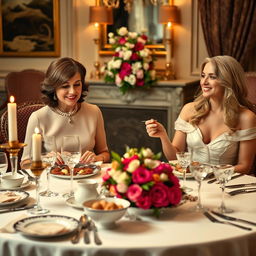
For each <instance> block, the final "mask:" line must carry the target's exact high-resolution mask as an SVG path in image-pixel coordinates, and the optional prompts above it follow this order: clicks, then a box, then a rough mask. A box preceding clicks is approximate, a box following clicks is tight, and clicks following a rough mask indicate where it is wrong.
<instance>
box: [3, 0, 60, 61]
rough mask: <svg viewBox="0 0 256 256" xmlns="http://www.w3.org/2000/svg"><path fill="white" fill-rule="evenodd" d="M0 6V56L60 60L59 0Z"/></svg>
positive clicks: (19, 0) (9, 0) (8, 1)
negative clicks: (58, 58)
mask: <svg viewBox="0 0 256 256" xmlns="http://www.w3.org/2000/svg"><path fill="white" fill-rule="evenodd" d="M0 3H1V5H0V56H8V57H11V56H12V57H57V56H60V22H59V0H40V1H37V0H1V1H0Z"/></svg>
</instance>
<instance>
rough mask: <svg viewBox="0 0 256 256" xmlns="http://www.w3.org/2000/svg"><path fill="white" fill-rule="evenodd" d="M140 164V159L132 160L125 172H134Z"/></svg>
mask: <svg viewBox="0 0 256 256" xmlns="http://www.w3.org/2000/svg"><path fill="white" fill-rule="evenodd" d="M139 166H140V161H139V160H138V159H134V160H132V161H131V162H130V163H129V165H128V168H127V172H134V171H135V170H136V169H137V168H138V167H139Z"/></svg>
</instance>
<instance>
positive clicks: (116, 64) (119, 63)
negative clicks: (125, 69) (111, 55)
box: [113, 60, 122, 69]
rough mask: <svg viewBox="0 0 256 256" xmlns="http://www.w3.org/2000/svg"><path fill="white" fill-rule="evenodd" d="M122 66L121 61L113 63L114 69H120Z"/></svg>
mask: <svg viewBox="0 0 256 256" xmlns="http://www.w3.org/2000/svg"><path fill="white" fill-rule="evenodd" d="M121 65H122V61H121V60H115V61H114V63H113V68H116V69H118V68H120V67H121Z"/></svg>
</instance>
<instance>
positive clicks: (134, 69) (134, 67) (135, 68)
mask: <svg viewBox="0 0 256 256" xmlns="http://www.w3.org/2000/svg"><path fill="white" fill-rule="evenodd" d="M141 68H142V64H141V62H138V61H137V62H135V63H133V64H132V72H133V73H134V74H136V73H137V71H138V70H139V69H141Z"/></svg>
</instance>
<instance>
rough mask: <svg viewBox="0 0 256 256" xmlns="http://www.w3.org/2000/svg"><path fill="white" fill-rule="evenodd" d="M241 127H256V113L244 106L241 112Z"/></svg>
mask: <svg viewBox="0 0 256 256" xmlns="http://www.w3.org/2000/svg"><path fill="white" fill-rule="evenodd" d="M239 126H240V127H239V129H241V130H243V129H249V128H252V127H256V114H255V113H253V112H252V111H251V110H249V109H245V108H242V109H241V111H240V114H239Z"/></svg>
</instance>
